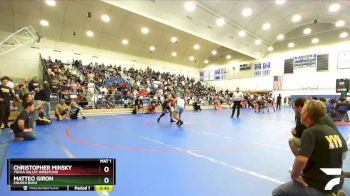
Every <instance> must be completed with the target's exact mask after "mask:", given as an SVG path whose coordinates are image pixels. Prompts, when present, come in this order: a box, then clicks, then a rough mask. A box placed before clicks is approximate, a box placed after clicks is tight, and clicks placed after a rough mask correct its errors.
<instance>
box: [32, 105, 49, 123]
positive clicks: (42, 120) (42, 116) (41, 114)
mask: <svg viewBox="0 0 350 196" xmlns="http://www.w3.org/2000/svg"><path fill="white" fill-rule="evenodd" d="M51 123H52V121H51V119H48V118H46V117H45V112H44V107H43V106H41V107H40V108H39V117H38V120H36V124H37V125H49V124H51Z"/></svg>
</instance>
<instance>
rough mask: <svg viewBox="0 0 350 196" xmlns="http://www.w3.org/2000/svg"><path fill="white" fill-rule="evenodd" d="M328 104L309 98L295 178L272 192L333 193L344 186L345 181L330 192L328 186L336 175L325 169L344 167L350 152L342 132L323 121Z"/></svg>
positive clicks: (303, 114) (276, 194)
mask: <svg viewBox="0 0 350 196" xmlns="http://www.w3.org/2000/svg"><path fill="white" fill-rule="evenodd" d="M325 114H326V106H325V105H324V104H323V103H322V102H321V101H317V100H311V101H307V102H306V103H305V104H304V107H303V109H302V111H301V122H302V123H303V124H304V125H305V126H306V127H307V129H306V130H305V131H304V133H303V135H302V137H301V140H300V150H299V152H298V155H297V156H296V157H295V160H294V164H293V170H292V174H291V178H292V181H290V182H287V183H285V184H282V185H280V186H278V187H277V188H275V189H274V190H273V192H272V195H273V196H284V195H332V194H334V193H336V192H337V191H339V190H340V189H341V188H342V186H343V182H344V181H343V180H341V181H340V182H339V183H338V184H336V185H335V186H333V188H332V190H331V191H326V190H325V187H326V185H327V184H328V183H329V182H330V181H331V180H332V179H334V176H332V175H327V174H325V173H324V172H322V170H321V168H342V166H343V158H344V154H345V153H346V152H347V151H348V148H347V145H346V141H345V140H344V138H343V137H342V135H341V134H340V133H339V132H338V131H336V130H335V129H333V128H332V127H330V126H328V125H326V124H324V123H321V120H322V118H323V117H324V115H325Z"/></svg>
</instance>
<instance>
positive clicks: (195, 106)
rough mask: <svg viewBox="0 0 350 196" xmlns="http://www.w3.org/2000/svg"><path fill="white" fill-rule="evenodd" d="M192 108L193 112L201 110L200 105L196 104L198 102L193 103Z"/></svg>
mask: <svg viewBox="0 0 350 196" xmlns="http://www.w3.org/2000/svg"><path fill="white" fill-rule="evenodd" d="M193 108H194V110H196V111H198V110H199V111H201V110H202V109H201V105H200V103H198V101H195V102H194V103H193Z"/></svg>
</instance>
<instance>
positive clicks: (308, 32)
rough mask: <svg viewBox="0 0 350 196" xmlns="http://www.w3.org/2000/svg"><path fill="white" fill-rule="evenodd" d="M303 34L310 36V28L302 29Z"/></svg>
mask: <svg viewBox="0 0 350 196" xmlns="http://www.w3.org/2000/svg"><path fill="white" fill-rule="evenodd" d="M303 32H304V34H305V35H307V34H310V33H311V29H310V28H306V29H304V31H303Z"/></svg>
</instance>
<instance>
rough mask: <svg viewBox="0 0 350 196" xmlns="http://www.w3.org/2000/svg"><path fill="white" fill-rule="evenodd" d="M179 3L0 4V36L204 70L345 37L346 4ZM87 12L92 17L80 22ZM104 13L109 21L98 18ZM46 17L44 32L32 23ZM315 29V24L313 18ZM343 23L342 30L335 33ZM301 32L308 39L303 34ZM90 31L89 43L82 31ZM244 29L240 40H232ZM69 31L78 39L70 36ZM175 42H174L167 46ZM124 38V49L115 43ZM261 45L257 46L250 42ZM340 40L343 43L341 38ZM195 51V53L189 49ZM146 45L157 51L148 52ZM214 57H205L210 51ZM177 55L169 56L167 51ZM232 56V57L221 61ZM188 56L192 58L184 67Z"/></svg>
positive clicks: (34, 0)
mask: <svg viewBox="0 0 350 196" xmlns="http://www.w3.org/2000/svg"><path fill="white" fill-rule="evenodd" d="M185 2H186V1H181V0H177V1H174V0H142V1H136V0H70V1H69V0H56V3H57V5H56V6H55V7H50V6H48V5H46V3H45V0H26V1H23V0H3V1H0V31H6V32H14V31H16V30H18V29H20V28H22V27H24V26H28V25H31V26H33V27H34V28H35V29H36V30H37V31H38V32H39V33H40V34H41V35H43V36H44V38H43V39H45V38H47V39H51V40H55V41H62V42H68V43H73V44H78V45H84V46H89V47H93V48H98V49H105V50H110V51H115V52H121V53H126V54H131V55H135V56H140V57H145V58H151V59H155V60H161V61H166V62H171V63H176V64H181V65H187V66H192V67H197V68H200V67H204V66H205V64H204V60H209V62H210V63H209V64H219V65H220V64H226V63H228V62H230V61H231V60H234V61H250V60H253V59H260V58H263V57H264V56H266V55H267V54H268V52H267V48H268V47H269V46H273V47H274V52H277V51H278V52H281V51H286V50H290V48H288V47H287V45H288V43H289V42H294V43H295V47H294V48H305V47H310V46H312V43H311V39H312V38H315V37H317V38H319V40H320V41H319V43H318V44H330V43H334V42H339V41H342V40H344V39H340V38H339V34H340V33H341V32H344V31H346V32H348V33H349V34H350V31H349V25H350V1H341V0H338V1H326V0H324V1H321V0H319V1H310V0H286V1H285V3H284V4H282V5H277V4H276V3H275V1H274V0H244V1H243V0H236V1H234V0H230V1H228V0H197V1H192V2H194V3H195V5H196V8H195V10H194V11H193V12H189V11H186V10H185V9H184V3H185ZM332 3H339V4H340V5H341V8H340V10H339V11H337V12H333V13H332V12H329V11H328V8H329V6H330V5H331V4H332ZM244 8H250V9H251V10H252V14H251V15H250V16H249V17H243V16H242V10H243V9H244ZM88 12H91V13H92V17H87V13H88ZM102 14H107V15H109V17H110V22H108V23H105V22H103V21H102V20H101V19H100V17H101V15H102ZM295 14H300V15H301V17H302V18H301V20H300V21H299V22H292V21H291V18H292V16H294V15H295ZM220 17H221V18H224V19H225V21H226V24H225V25H223V26H221V27H220V26H217V25H216V24H215V21H216V20H217V19H218V18H220ZM42 19H46V20H47V21H48V22H49V26H48V27H43V26H41V25H40V24H39V22H40V20H42ZM315 19H316V20H317V23H314V20H315ZM338 20H343V21H344V22H345V25H344V26H343V27H335V25H334V24H335V23H336V21H338ZM267 22H268V23H270V24H271V28H270V29H269V30H263V29H262V25H263V24H264V23H267ZM142 27H148V28H149V29H150V32H149V33H148V34H146V35H145V34H142V33H141V28H142ZM306 27H308V28H311V29H312V33H311V34H309V35H304V34H303V30H304V29H305V28H306ZM88 30H91V31H93V32H94V36H93V37H88V36H86V31H88ZM241 30H244V31H245V32H246V33H247V35H246V36H244V37H239V36H238V32H239V31H241ZM72 32H76V33H77V35H76V36H73V35H72ZM278 34H284V36H285V38H284V39H283V40H277V39H276V37H277V35H278ZM173 36H176V37H177V38H178V42H177V43H176V44H174V43H171V41H170V39H171V37H173ZM122 39H128V41H129V44H128V45H127V46H125V45H123V44H121V41H122ZM257 39H260V40H262V44H260V45H256V44H255V43H254V42H255V41H256V40H257ZM346 39H349V37H348V38H346ZM195 44H199V45H200V49H199V50H195V49H194V48H193V46H194V45H195ZM150 46H155V48H156V50H155V51H154V52H150V50H149V48H150ZM212 50H216V51H218V54H217V55H212V54H211V51H212ZM172 52H176V53H177V56H176V57H172V56H171V53H172ZM226 55H231V56H232V59H231V60H228V59H226ZM190 56H193V57H194V58H195V60H193V61H191V60H190V59H189V57H190Z"/></svg>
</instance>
